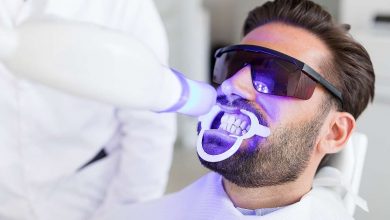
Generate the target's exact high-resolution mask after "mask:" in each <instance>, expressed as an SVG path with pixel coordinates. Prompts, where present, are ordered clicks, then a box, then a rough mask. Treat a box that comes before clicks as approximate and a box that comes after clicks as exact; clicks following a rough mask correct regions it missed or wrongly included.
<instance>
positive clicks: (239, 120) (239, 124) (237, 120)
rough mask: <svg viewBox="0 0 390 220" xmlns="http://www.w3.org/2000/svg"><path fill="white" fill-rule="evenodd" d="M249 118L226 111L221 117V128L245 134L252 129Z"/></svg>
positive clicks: (237, 133)
mask: <svg viewBox="0 0 390 220" xmlns="http://www.w3.org/2000/svg"><path fill="white" fill-rule="evenodd" d="M248 122H249V118H248V117H247V116H245V115H241V114H229V113H225V114H224V115H223V116H222V118H221V125H220V126H219V129H223V130H225V131H228V132H230V133H232V134H235V135H244V134H245V133H246V132H248V130H249V129H250V125H249V123H248Z"/></svg>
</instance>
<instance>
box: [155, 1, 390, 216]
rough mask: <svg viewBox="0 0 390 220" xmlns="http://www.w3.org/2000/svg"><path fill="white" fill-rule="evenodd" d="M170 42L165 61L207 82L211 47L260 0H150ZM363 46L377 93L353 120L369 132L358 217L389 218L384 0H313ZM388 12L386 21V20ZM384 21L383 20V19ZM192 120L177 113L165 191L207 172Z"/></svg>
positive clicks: (388, 26) (389, 81) (236, 32)
mask: <svg viewBox="0 0 390 220" xmlns="http://www.w3.org/2000/svg"><path fill="white" fill-rule="evenodd" d="M154 1H155V3H156V5H157V7H158V10H159V11H160V14H161V16H162V19H163V21H164V24H165V27H166V29H167V33H168V38H169V44H170V64H171V66H172V67H174V68H176V69H178V70H180V71H181V72H184V73H186V75H187V76H188V77H190V78H192V79H197V80H202V81H208V80H209V78H210V70H211V68H212V65H213V59H212V55H213V53H214V51H215V49H216V48H218V47H221V46H224V45H228V44H234V43H238V42H239V41H240V38H241V27H242V24H243V21H244V19H245V17H246V15H247V13H248V12H249V11H250V10H251V9H253V8H254V7H255V6H258V5H261V4H262V3H263V2H265V1H263V0H258V1H255V0H241V1H237V0H186V1H183V0H154ZM315 2H317V3H319V4H321V5H323V6H324V7H325V8H326V9H328V11H330V12H331V14H332V15H333V16H334V17H335V18H336V20H338V21H339V22H342V23H348V24H351V27H352V28H351V33H352V35H353V37H354V38H355V39H357V40H358V41H359V42H361V43H362V44H363V46H365V47H366V49H367V50H368V52H369V53H370V55H371V58H372V61H373V63H374V69H375V72H376V91H375V92H376V97H375V100H374V102H373V104H371V105H370V106H369V107H368V109H367V110H366V111H365V112H364V114H363V115H362V116H361V117H360V118H359V119H358V129H357V130H358V131H360V132H362V133H364V134H366V135H367V136H368V151H367V154H366V160H365V165H364V170H363V176H362V181H361V186H360V196H361V197H363V198H364V199H366V200H367V201H368V204H369V209H370V213H365V212H364V211H362V210H360V209H359V208H358V209H357V210H356V214H355V217H356V219H357V220H363V219H364V220H366V219H390V212H388V211H387V210H386V208H385V206H386V201H388V200H390V190H389V189H388V188H387V187H388V186H390V169H389V168H390V159H389V153H390V150H389V149H390V135H389V131H390V129H389V128H388V126H389V125H390V115H389V114H390V74H389V72H388V71H389V70H390V60H389V59H390V21H389V20H390V19H389V17H390V3H389V1H388V0H370V1H367V0H315ZM386 16H387V19H386ZM386 20H387V22H386ZM196 122H197V120H196V119H191V118H189V117H185V116H181V117H180V118H179V122H178V123H179V129H178V131H179V134H178V139H177V142H176V147H175V154H174V161H173V166H172V170H171V174H170V181H169V184H168V189H167V193H171V192H175V191H178V190H180V189H182V188H183V187H184V186H186V185H188V184H190V183H191V182H193V181H194V180H196V179H197V178H199V177H200V176H202V175H203V174H204V173H206V172H207V170H206V169H205V168H203V167H201V165H200V164H199V162H198V159H197V156H196V150H195V143H196V132H195V130H196V129H195V128H196Z"/></svg>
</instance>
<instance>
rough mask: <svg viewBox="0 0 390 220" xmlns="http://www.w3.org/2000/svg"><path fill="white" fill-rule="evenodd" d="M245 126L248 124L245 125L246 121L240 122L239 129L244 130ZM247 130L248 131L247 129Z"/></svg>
mask: <svg viewBox="0 0 390 220" xmlns="http://www.w3.org/2000/svg"><path fill="white" fill-rule="evenodd" d="M247 124H248V123H247V122H246V121H242V122H241V125H240V127H241V129H245V128H246V125H247ZM248 130H249V129H248Z"/></svg>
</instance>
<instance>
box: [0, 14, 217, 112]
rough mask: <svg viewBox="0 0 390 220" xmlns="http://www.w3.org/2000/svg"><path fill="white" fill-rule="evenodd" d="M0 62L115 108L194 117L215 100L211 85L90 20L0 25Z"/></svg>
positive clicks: (17, 70)
mask: <svg viewBox="0 0 390 220" xmlns="http://www.w3.org/2000/svg"><path fill="white" fill-rule="evenodd" d="M0 60H1V62H3V63H4V64H5V65H6V66H7V68H9V69H10V70H11V72H12V73H14V74H16V75H18V76H20V77H24V78H27V79H30V80H34V81H37V82H40V83H43V84H46V85H48V86H50V87H54V88H57V89H61V90H64V91H67V92H69V93H72V94H75V95H79V96H83V97H87V98H92V99H95V100H99V101H103V102H107V103H110V104H114V105H116V106H121V107H127V108H132V109H139V110H151V111H155V112H166V111H168V112H179V113H182V114H187V115H191V116H199V115H202V114H205V113H207V112H208V111H209V110H210V109H211V107H212V106H213V105H214V104H215V100H216V91H215V89H214V88H213V87H211V86H210V85H208V84H206V83H202V82H198V81H193V80H190V79H187V78H186V77H184V76H183V75H182V74H180V73H178V72H177V71H175V70H172V69H170V68H168V67H166V66H163V65H161V63H160V62H159V60H158V59H157V57H156V56H155V54H154V53H153V52H152V50H151V49H150V48H148V47H146V46H145V45H144V44H142V43H141V42H140V41H138V40H137V39H136V38H134V37H131V36H129V35H125V34H124V33H122V32H119V31H116V30H112V29H108V28H105V27H101V26H98V25H94V24H90V23H84V22H76V21H67V20H62V19H40V20H32V21H28V22H25V23H23V24H21V25H19V26H17V27H15V28H14V29H5V28H0Z"/></svg>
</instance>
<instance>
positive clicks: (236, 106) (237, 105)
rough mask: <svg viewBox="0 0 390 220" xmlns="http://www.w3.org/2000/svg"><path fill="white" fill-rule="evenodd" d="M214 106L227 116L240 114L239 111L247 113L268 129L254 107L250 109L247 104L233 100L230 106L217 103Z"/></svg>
mask: <svg viewBox="0 0 390 220" xmlns="http://www.w3.org/2000/svg"><path fill="white" fill-rule="evenodd" d="M216 104H217V105H218V106H219V107H220V108H221V110H222V111H224V112H226V113H229V114H241V111H240V109H244V110H246V111H249V112H251V113H253V114H254V115H255V116H256V118H257V120H258V121H259V123H260V124H261V125H263V126H266V127H268V123H267V121H266V120H265V117H263V114H261V113H259V112H258V111H257V110H256V109H255V108H254V107H252V106H251V105H250V104H248V103H247V102H244V101H240V100H235V101H234V102H233V104H231V105H224V104H222V103H220V102H217V103H216Z"/></svg>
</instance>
